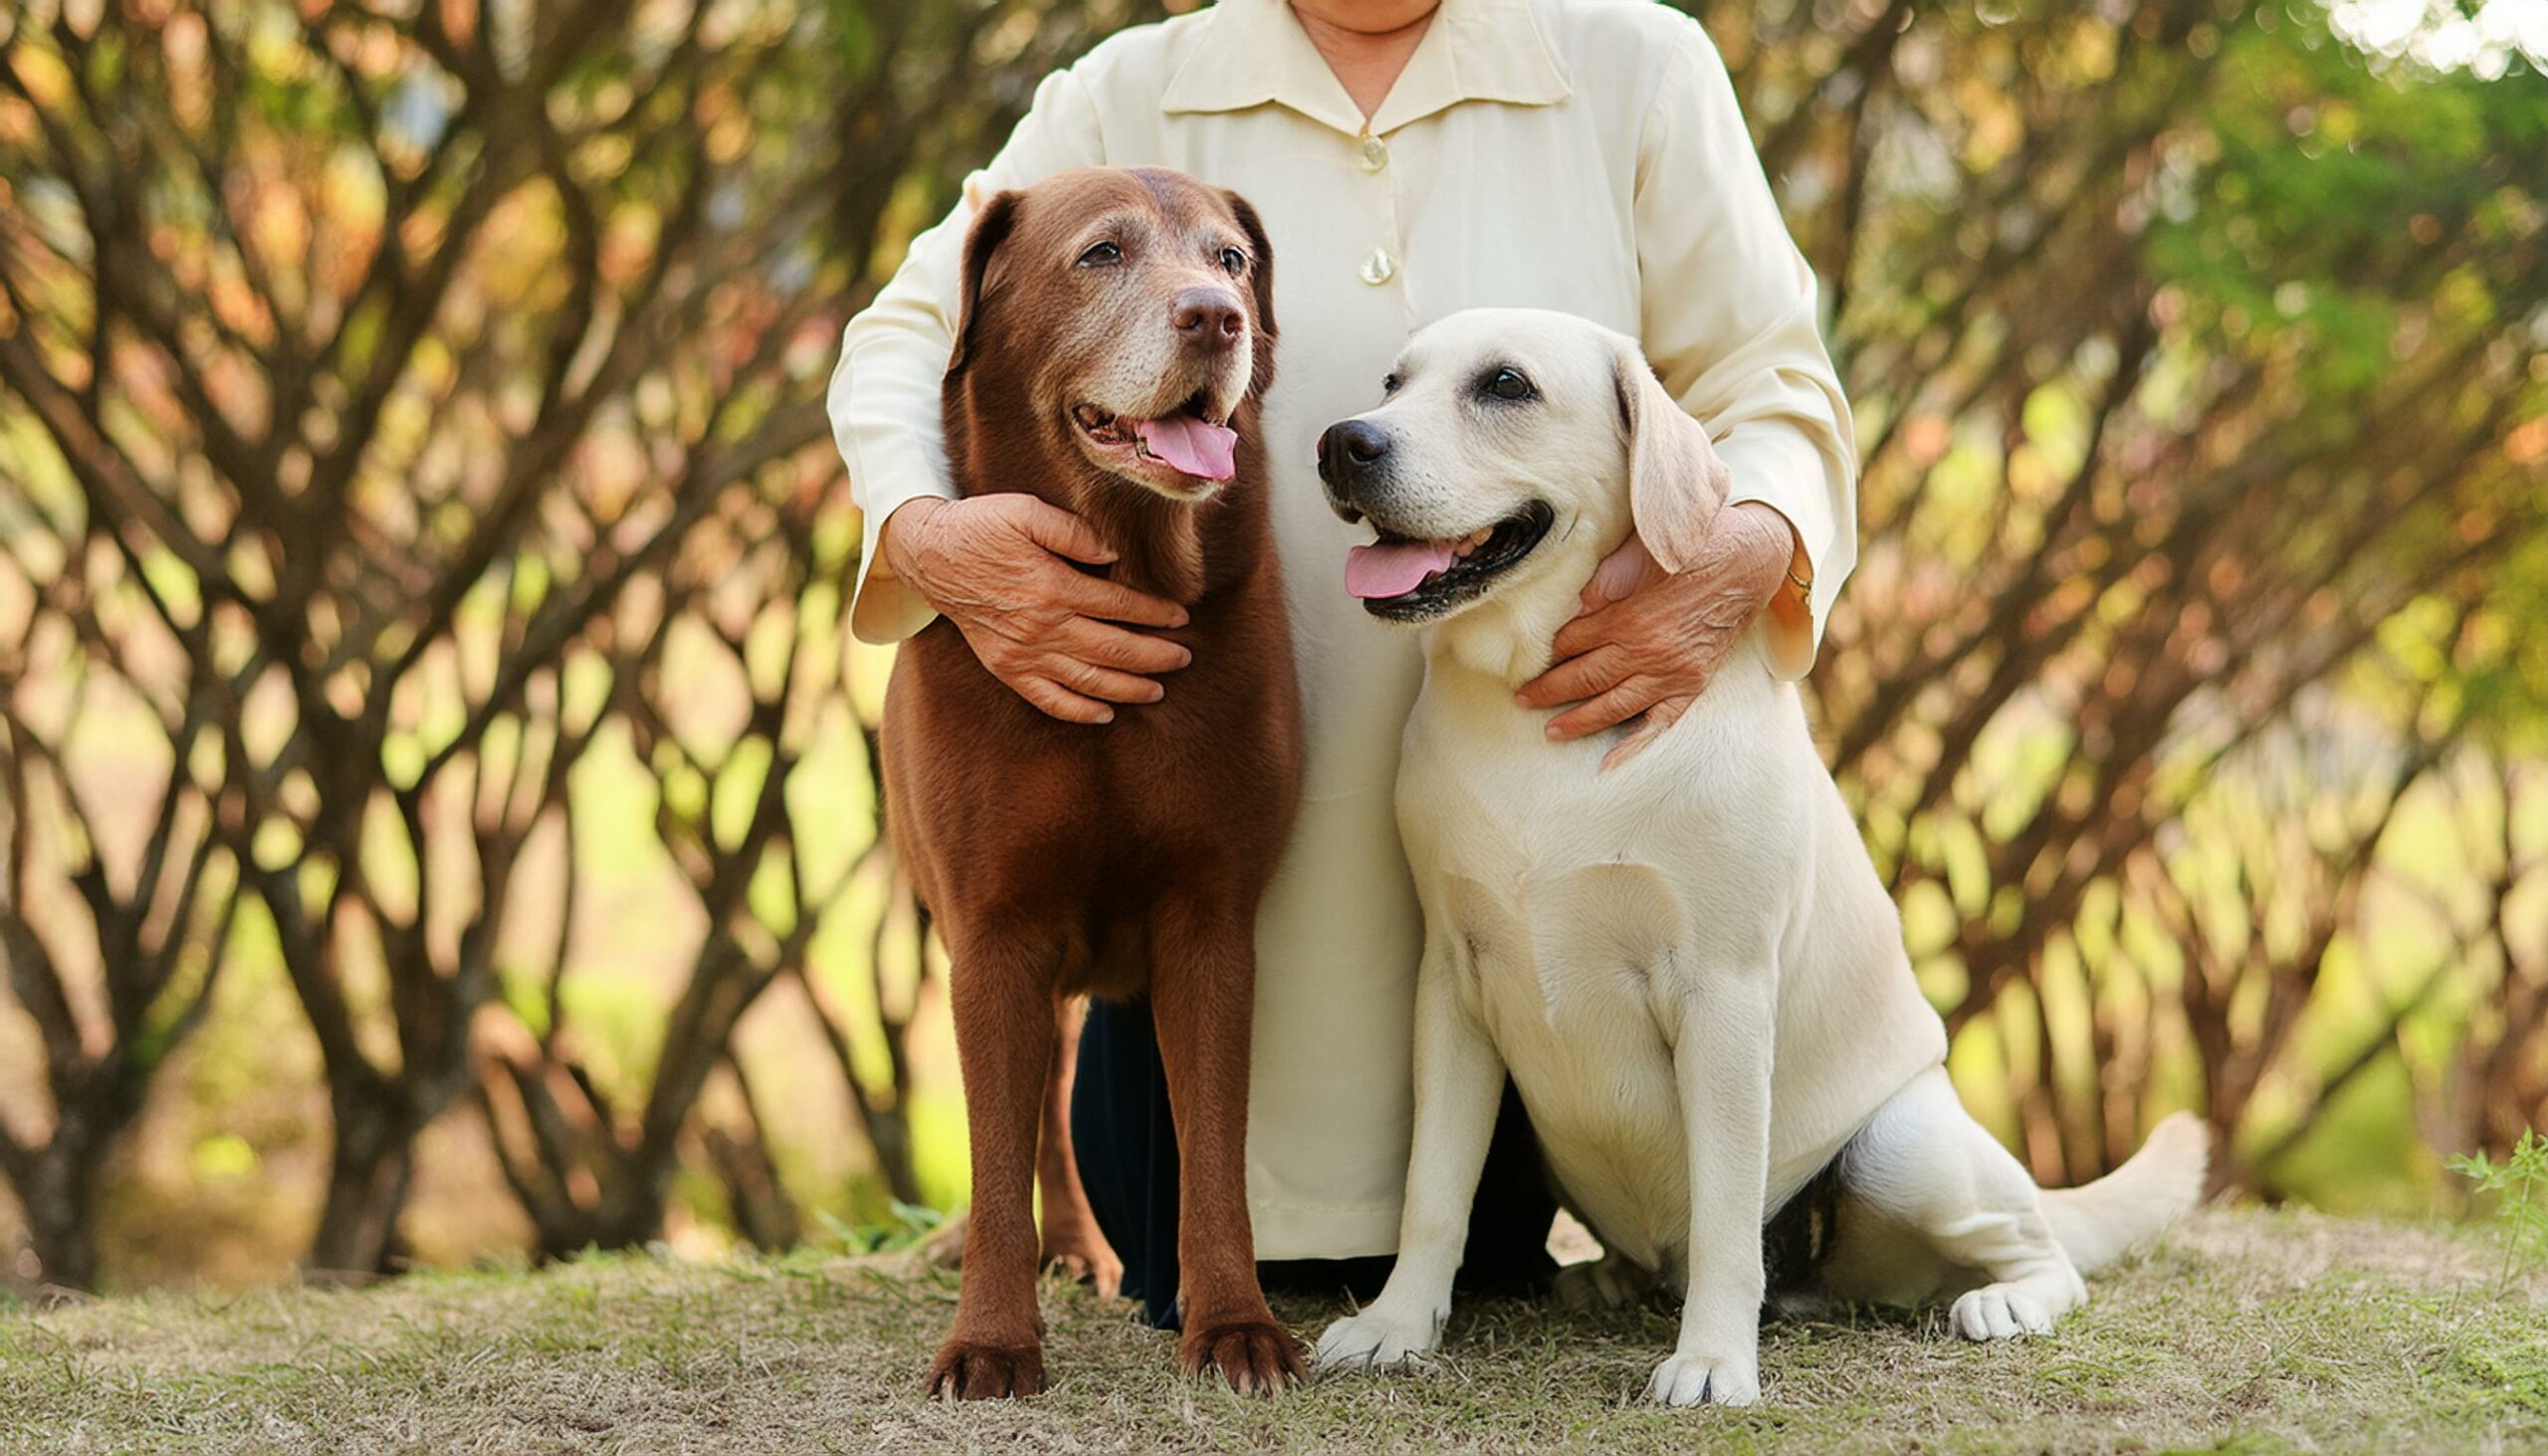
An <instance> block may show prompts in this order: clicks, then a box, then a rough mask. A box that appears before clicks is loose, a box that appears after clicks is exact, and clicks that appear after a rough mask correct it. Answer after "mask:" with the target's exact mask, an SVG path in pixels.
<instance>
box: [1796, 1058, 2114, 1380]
mask: <svg viewBox="0 0 2548 1456" xmlns="http://www.w3.org/2000/svg"><path fill="white" fill-rule="evenodd" d="M1846 1156H1847V1158H1848V1162H1847V1167H1846V1173H1845V1180H1846V1186H1847V1194H1846V1196H1848V1197H1851V1198H1857V1199H1862V1200H1864V1201H1865V1202H1866V1203H1867V1205H1868V1206H1869V1208H1870V1209H1871V1210H1872V1211H1874V1212H1875V1213H1876V1214H1878V1215H1879V1216H1881V1217H1883V1218H1885V1219H1888V1220H1892V1221H1897V1222H1899V1223H1900V1224H1903V1225H1907V1226H1908V1228H1909V1229H1910V1230H1912V1231H1914V1232H1915V1233H1916V1234H1917V1235H1918V1236H1919V1237H1920V1238H1921V1239H1922V1240H1923V1241H1924V1242H1926V1243H1927V1244H1928V1245H1929V1246H1930V1247H1931V1248H1933V1249H1935V1250H1936V1251H1937V1253H1938V1255H1939V1256H1940V1257H1941V1258H1943V1259H1945V1260H1946V1261H1947V1262H1948V1263H1950V1264H1953V1265H1956V1266H1958V1267H1960V1268H1963V1269H1968V1270H1974V1271H1978V1272H1979V1273H1980V1274H1981V1275H1982V1276H1983V1277H1985V1278H1987V1279H1988V1280H1989V1281H1990V1282H1989V1283H1987V1284H1984V1285H1983V1286H1982V1287H1980V1288H1978V1289H1973V1290H1969V1291H1967V1292H1966V1293H1965V1294H1963V1295H1962V1296H1960V1297H1959V1298H1958V1299H1957V1300H1956V1302H1955V1305H1954V1307H1953V1309H1952V1310H1950V1311H1949V1314H1948V1322H1949V1323H1950V1324H1952V1325H1953V1326H1954V1327H1955V1330H1956V1333H1957V1334H1959V1335H1962V1336H1963V1337H1964V1338H1965V1339H1967V1340H2008V1339H2011V1338H2013V1337H2016V1336H2018V1335H2041V1334H2043V1333H2045V1332H2047V1331H2049V1330H2050V1329H2051V1328H2052V1323H2053V1321H2055V1320H2058V1319H2059V1318H2061V1317H2062V1316H2063V1315H2066V1314H2068V1313H2069V1312H2070V1311H2072V1310H2074V1309H2076V1308H2078V1307H2079V1306H2080V1305H2081V1304H2084V1303H2086V1301H2087V1298H2088V1290H2087V1286H2086V1285H2085V1284H2083V1283H2081V1282H2080V1279H2079V1272H2078V1270H2077V1269H2075V1268H2073V1267H2072V1266H2071V1263H2070V1257H2069V1255H2067V1254H2065V1253H2063V1252H2062V1249H2061V1245H2060V1244H2059V1243H2057V1242H2055V1241H2054V1239H2053V1237H2052V1230H2051V1227H2050V1225H2048V1224H2047V1223H2046V1222H2045V1221H2044V1216H2043V1210H2042V1207H2041V1206H2040V1203H2041V1200H2040V1194H2039V1193H2038V1192H2037V1190H2036V1188H2035V1185H2034V1179H2033V1178H2031V1177H2029V1176H2027V1174H2026V1170H2025V1169H2024V1168H2023V1167H2020V1166H2019V1165H2018V1164H2017V1159H2016V1158H2014V1157H2012V1156H2010V1155H2009V1151H2008V1149H2007V1148H2005V1147H2002V1146H2001V1145H2000V1144H1999V1142H1998V1140H1996V1139H1994V1138H1993V1137H1992V1136H1991V1135H1990V1134H1989V1133H1986V1132H1984V1131H1983V1129H1982V1126H1981V1125H1980V1124H1978V1123H1976V1122H1974V1121H1973V1118H1972V1116H1971V1115H1970V1114H1968V1113H1966V1112H1965V1110H1964V1104H1963V1103H1961V1102H1959V1101H1958V1100H1957V1099H1956V1095H1955V1086H1954V1084H1952V1083H1951V1082H1949V1081H1948V1080H1947V1073H1946V1069H1945V1068H1943V1067H1937V1068H1932V1069H1930V1070H1929V1071H1927V1072H1924V1073H1922V1074H1921V1075H1920V1076H1919V1077H1918V1078H1916V1079H1914V1080H1913V1081H1912V1083H1911V1085H1910V1086H1908V1087H1906V1088H1904V1089H1903V1090H1902V1091H1901V1092H1899V1093H1896V1094H1895V1095H1894V1097H1893V1099H1892V1100H1891V1101H1889V1102H1887V1103H1886V1104H1885V1105H1884V1106H1883V1107H1881V1108H1879V1109H1877V1111H1876V1114H1875V1116H1874V1117H1873V1118H1872V1119H1870V1120H1869V1121H1868V1123H1867V1126H1866V1127H1865V1128H1864V1129H1863V1130H1862V1131H1861V1132H1860V1133H1859V1134H1858V1137H1857V1139H1856V1140H1855V1141H1854V1142H1853V1143H1851V1144H1850V1145H1849V1150H1848V1152H1847V1154H1846ZM1836 1292H1839V1293H1843V1294H1844V1295H1845V1293H1846V1292H1845V1291H1836Z"/></svg>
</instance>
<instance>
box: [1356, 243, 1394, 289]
mask: <svg viewBox="0 0 2548 1456" xmlns="http://www.w3.org/2000/svg"><path fill="white" fill-rule="evenodd" d="M1396 276H1397V260H1396V259H1394V258H1391V257H1390V256H1389V250H1388V249H1386V248H1375V249H1373V250H1372V256H1371V257H1369V258H1366V259H1364V260H1363V282H1365V283H1367V284H1370V285H1372V286H1373V287H1375V288H1377V287H1379V286H1380V285H1381V284H1384V283H1387V282H1388V281H1389V280H1390V279H1391V278H1394V277H1396Z"/></svg>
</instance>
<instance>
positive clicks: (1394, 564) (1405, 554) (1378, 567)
mask: <svg viewBox="0 0 2548 1456" xmlns="http://www.w3.org/2000/svg"><path fill="white" fill-rule="evenodd" d="M1450 569H1451V543H1450V542H1449V541H1381V542H1379V543H1378V544H1376V545H1369V546H1356V547H1355V548H1354V549H1353V550H1351V551H1348V552H1346V554H1345V589H1346V590H1347V591H1350V592H1352V593H1354V595H1356V596H1359V597H1362V598H1363V599H1364V600H1366V601H1370V600H1375V599H1378V598H1380V597H1390V596H1404V595H1406V594H1407V593H1408V592H1410V591H1413V590H1415V588H1417V587H1419V586H1422V585H1423V584H1424V578H1425V577H1427V576H1430V575H1432V574H1433V573H1434V572H1436V571H1448V570H1450Z"/></svg>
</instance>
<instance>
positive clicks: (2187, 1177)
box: [2043, 1113, 2212, 1274]
mask: <svg viewBox="0 0 2548 1456" xmlns="http://www.w3.org/2000/svg"><path fill="white" fill-rule="evenodd" d="M2211 1162H2212V1131H2211V1130H2210V1129H2208V1128H2206V1127H2205V1126H2204V1125H2203V1123H2202V1121H2201V1120H2200V1119H2198V1118H2196V1117H2195V1116H2194V1115H2193V1114H2191V1113H2178V1114H2176V1115H2175V1116H2173V1117H2171V1118H2169V1119H2168V1120H2167V1121H2166V1122H2163V1123H2161V1124H2160V1125H2159V1126H2158V1127H2157V1128H2156V1129H2154V1130H2153V1131H2152V1132H2151V1134H2150V1141H2149V1142H2147V1143H2144V1144H2141V1150H2140V1151H2139V1152H2136V1153H2134V1154H2132V1156H2131V1157H2129V1158H2127V1159H2125V1160H2124V1164H2123V1166H2121V1167H2119V1168H2116V1169H2115V1170H2114V1171H2113V1172H2110V1173H2108V1174H2106V1175H2105V1176H2104V1177H2101V1178H2099V1179H2097V1180H2096V1181H2095V1182H2093V1183H2088V1184H2084V1185H2082V1186H2080V1187H2076V1188H2046V1189H2044V1191H2043V1221H2044V1222H2045V1223H2048V1224H2050V1225H2051V1226H2052V1237H2053V1238H2054V1239H2055V1240H2056V1241H2058V1242H2059V1243H2060V1245H2061V1251H2062V1252H2063V1253H2065V1254H2068V1255H2069V1256H2070V1262H2071V1263H2072V1264H2075V1265H2077V1266H2078V1268H2079V1272H2080V1273H2082V1274H2085V1273H2087V1272H2089V1271H2090V1270H2093V1269H2100V1268H2103V1267H2104V1266H2106V1265H2108V1264H2111V1263H2113V1262H2114V1261H2115V1260H2117V1259H2119V1258H2121V1257H2123V1254H2124V1251H2125V1250H2127V1249H2130V1248H2131V1247H2132V1246H2133V1245H2135V1244H2138V1243H2141V1242H2142V1241H2144V1240H2146V1239H2150V1238H2153V1237H2155V1236H2157V1234H2158V1233H2159V1231H2160V1230H2162V1229H2164V1228H2166V1227H2167V1226H2168V1225H2169V1224H2171V1223H2174V1222H2175V1221H2176V1220H2177V1217H2178V1216H2179V1215H2180V1214H2183V1213H2184V1212H2185V1211H2186V1210H2187V1209H2189V1208H2192V1207H2193V1206H2194V1205H2195V1201H2196V1200H2197V1199H2199V1198H2201V1197H2202V1196H2203V1175H2204V1171H2205V1169H2206V1168H2207V1167H2209V1166H2210V1164H2211Z"/></svg>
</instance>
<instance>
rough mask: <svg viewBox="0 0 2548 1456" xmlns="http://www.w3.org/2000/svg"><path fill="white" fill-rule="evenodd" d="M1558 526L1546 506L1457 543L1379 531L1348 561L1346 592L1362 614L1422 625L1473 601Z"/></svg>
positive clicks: (1532, 508) (1528, 508)
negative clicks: (1360, 603)
mask: <svg viewBox="0 0 2548 1456" xmlns="http://www.w3.org/2000/svg"><path fill="white" fill-rule="evenodd" d="M1556 521H1557V513H1556V512H1555V511H1553V510H1551V509H1549V506H1548V504H1547V503H1546V502H1541V501H1533V502H1532V503H1531V504H1529V505H1528V506H1525V507H1523V508H1522V509H1521V510H1520V511H1518V512H1515V513H1514V514H1513V515H1511V516H1508V517H1506V518H1505V519H1504V520H1499V521H1497V522H1496V523H1495V524H1493V525H1489V526H1481V527H1480V528H1479V529H1477V530H1475V531H1473V532H1471V533H1470V534H1468V535H1466V536H1463V537H1460V538H1458V539H1453V540H1418V539H1415V538H1413V537H1409V536H1403V535H1398V534H1396V533H1394V532H1392V531H1390V530H1388V529H1387V528H1386V527H1381V528H1380V539H1379V540H1377V541H1374V542H1373V543H1372V544H1370V545H1368V546H1356V547H1355V548H1354V549H1353V551H1352V552H1351V553H1350V554H1349V555H1348V556H1347V558H1346V562H1345V589H1346V590H1348V591H1350V592H1352V593H1353V594H1354V595H1356V596H1358V597H1361V598H1362V599H1363V608H1364V610H1366V611H1368V612H1370V613H1371V614H1372V615H1374V616H1376V617H1387V618H1390V619H1392V620H1395V621H1401V622H1411V621H1422V620H1424V619H1426V618H1429V617H1437V616H1440V615H1441V614H1442V613H1443V612H1445V611H1448V610H1449V609H1451V608H1452V607H1455V606H1458V605H1459V604H1460V603H1462V602H1465V601H1468V600H1470V599H1471V598H1473V597H1475V596H1477V595H1478V594H1479V593H1480V592H1482V591H1484V590H1485V589H1486V586H1487V583H1488V582H1490V581H1493V580H1494V579H1495V578H1496V577H1498V576H1501V575H1503V574H1504V573H1505V572H1506V571H1507V570H1509V569H1511V568H1512V567H1514V566H1515V565H1518V564H1519V563H1520V562H1521V560H1522V558H1523V557H1525V556H1527V555H1529V554H1531V550H1532V548H1533V547H1535V546H1537V545H1538V544H1539V543H1540V539H1541V537H1543V536H1545V535H1547V534H1548V533H1549V527H1550V526H1551V525H1553V524H1555V523H1556Z"/></svg>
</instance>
